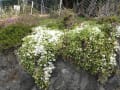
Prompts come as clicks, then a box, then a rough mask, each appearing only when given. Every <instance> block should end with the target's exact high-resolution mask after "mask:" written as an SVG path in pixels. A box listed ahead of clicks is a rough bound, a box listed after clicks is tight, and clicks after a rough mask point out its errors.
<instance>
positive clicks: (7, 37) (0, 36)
mask: <svg viewBox="0 0 120 90" xmlns="http://www.w3.org/2000/svg"><path fill="white" fill-rule="evenodd" d="M30 32H31V29H30V28H29V27H27V26H25V25H10V26H8V27H5V28H2V29H1V30H0V51H3V50H6V49H9V48H14V47H17V46H19V45H21V43H22V38H23V37H24V36H26V35H27V34H28V33H30Z"/></svg>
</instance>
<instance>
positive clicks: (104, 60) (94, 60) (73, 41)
mask: <svg viewBox="0 0 120 90" xmlns="http://www.w3.org/2000/svg"><path fill="white" fill-rule="evenodd" d="M63 39H64V40H63V41H64V43H63V46H64V48H63V49H62V52H63V57H64V58H65V60H66V59H67V60H70V61H72V62H73V63H74V64H75V65H76V66H78V67H81V68H83V69H84V70H87V71H89V72H90V73H91V74H92V75H96V76H98V79H99V80H100V82H101V83H103V82H104V81H106V80H107V78H108V77H109V76H110V75H111V74H112V73H113V71H114V69H115V66H116V58H115V57H116V54H115V49H114V46H115V45H114V42H115V41H116V40H115V31H114V29H113V28H112V27H111V26H109V25H102V26H97V25H96V26H89V25H87V26H86V28H83V29H79V30H78V31H76V30H75V31H70V32H68V33H67V32H66V35H65V36H64V38H63Z"/></svg>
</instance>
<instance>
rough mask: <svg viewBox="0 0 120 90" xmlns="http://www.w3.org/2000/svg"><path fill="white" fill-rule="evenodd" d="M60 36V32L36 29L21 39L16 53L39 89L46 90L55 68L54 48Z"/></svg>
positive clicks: (41, 28) (55, 49)
mask: <svg viewBox="0 0 120 90" xmlns="http://www.w3.org/2000/svg"><path fill="white" fill-rule="evenodd" d="M61 35H62V32H60V31H57V30H49V29H47V28H44V27H36V28H34V29H33V33H32V35H29V36H27V37H25V38H23V44H22V46H21V47H20V49H19V53H18V54H19V57H20V60H21V64H22V65H23V66H24V68H25V69H26V70H28V72H29V73H30V74H31V75H32V76H33V77H34V79H35V82H36V83H37V84H38V86H40V88H41V89H44V90H46V89H47V86H48V85H49V79H50V77H51V73H52V70H53V69H54V68H55V67H54V64H53V62H54V61H55V54H56V51H57V48H55V47H56V46H57V43H58V41H59V37H60V36H61Z"/></svg>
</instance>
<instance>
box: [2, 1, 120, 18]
mask: <svg viewBox="0 0 120 90" xmlns="http://www.w3.org/2000/svg"><path fill="white" fill-rule="evenodd" d="M32 1H33V2H34V8H36V9H37V10H38V11H42V12H44V13H50V12H51V11H53V10H59V9H62V10H63V9H64V8H67V9H73V10H74V12H75V13H77V14H78V15H81V16H85V17H103V16H113V15H119V14H120V0H0V6H1V7H3V8H5V7H6V6H11V5H15V4H18V5H21V6H25V5H27V6H28V5H29V6H31V3H32Z"/></svg>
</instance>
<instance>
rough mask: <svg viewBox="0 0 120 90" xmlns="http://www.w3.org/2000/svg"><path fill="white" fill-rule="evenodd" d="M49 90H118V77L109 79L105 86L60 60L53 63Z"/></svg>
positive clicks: (119, 85) (119, 79) (119, 82)
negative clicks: (54, 66) (53, 67)
mask: <svg viewBox="0 0 120 90" xmlns="http://www.w3.org/2000/svg"><path fill="white" fill-rule="evenodd" d="M55 65H56V69H55V70H54V72H53V75H52V78H51V82H50V86H49V90H120V89H119V87H120V76H119V75H118V76H117V75H115V76H114V77H112V78H110V79H109V80H108V82H107V83H106V84H105V85H101V84H100V83H99V82H98V81H97V79H96V78H95V77H94V76H92V75H90V74H88V73H87V72H86V71H84V70H82V69H81V70H77V69H76V68H75V67H73V66H72V65H71V64H70V63H69V62H65V61H64V60H62V59H59V60H57V62H56V63H55Z"/></svg>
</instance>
